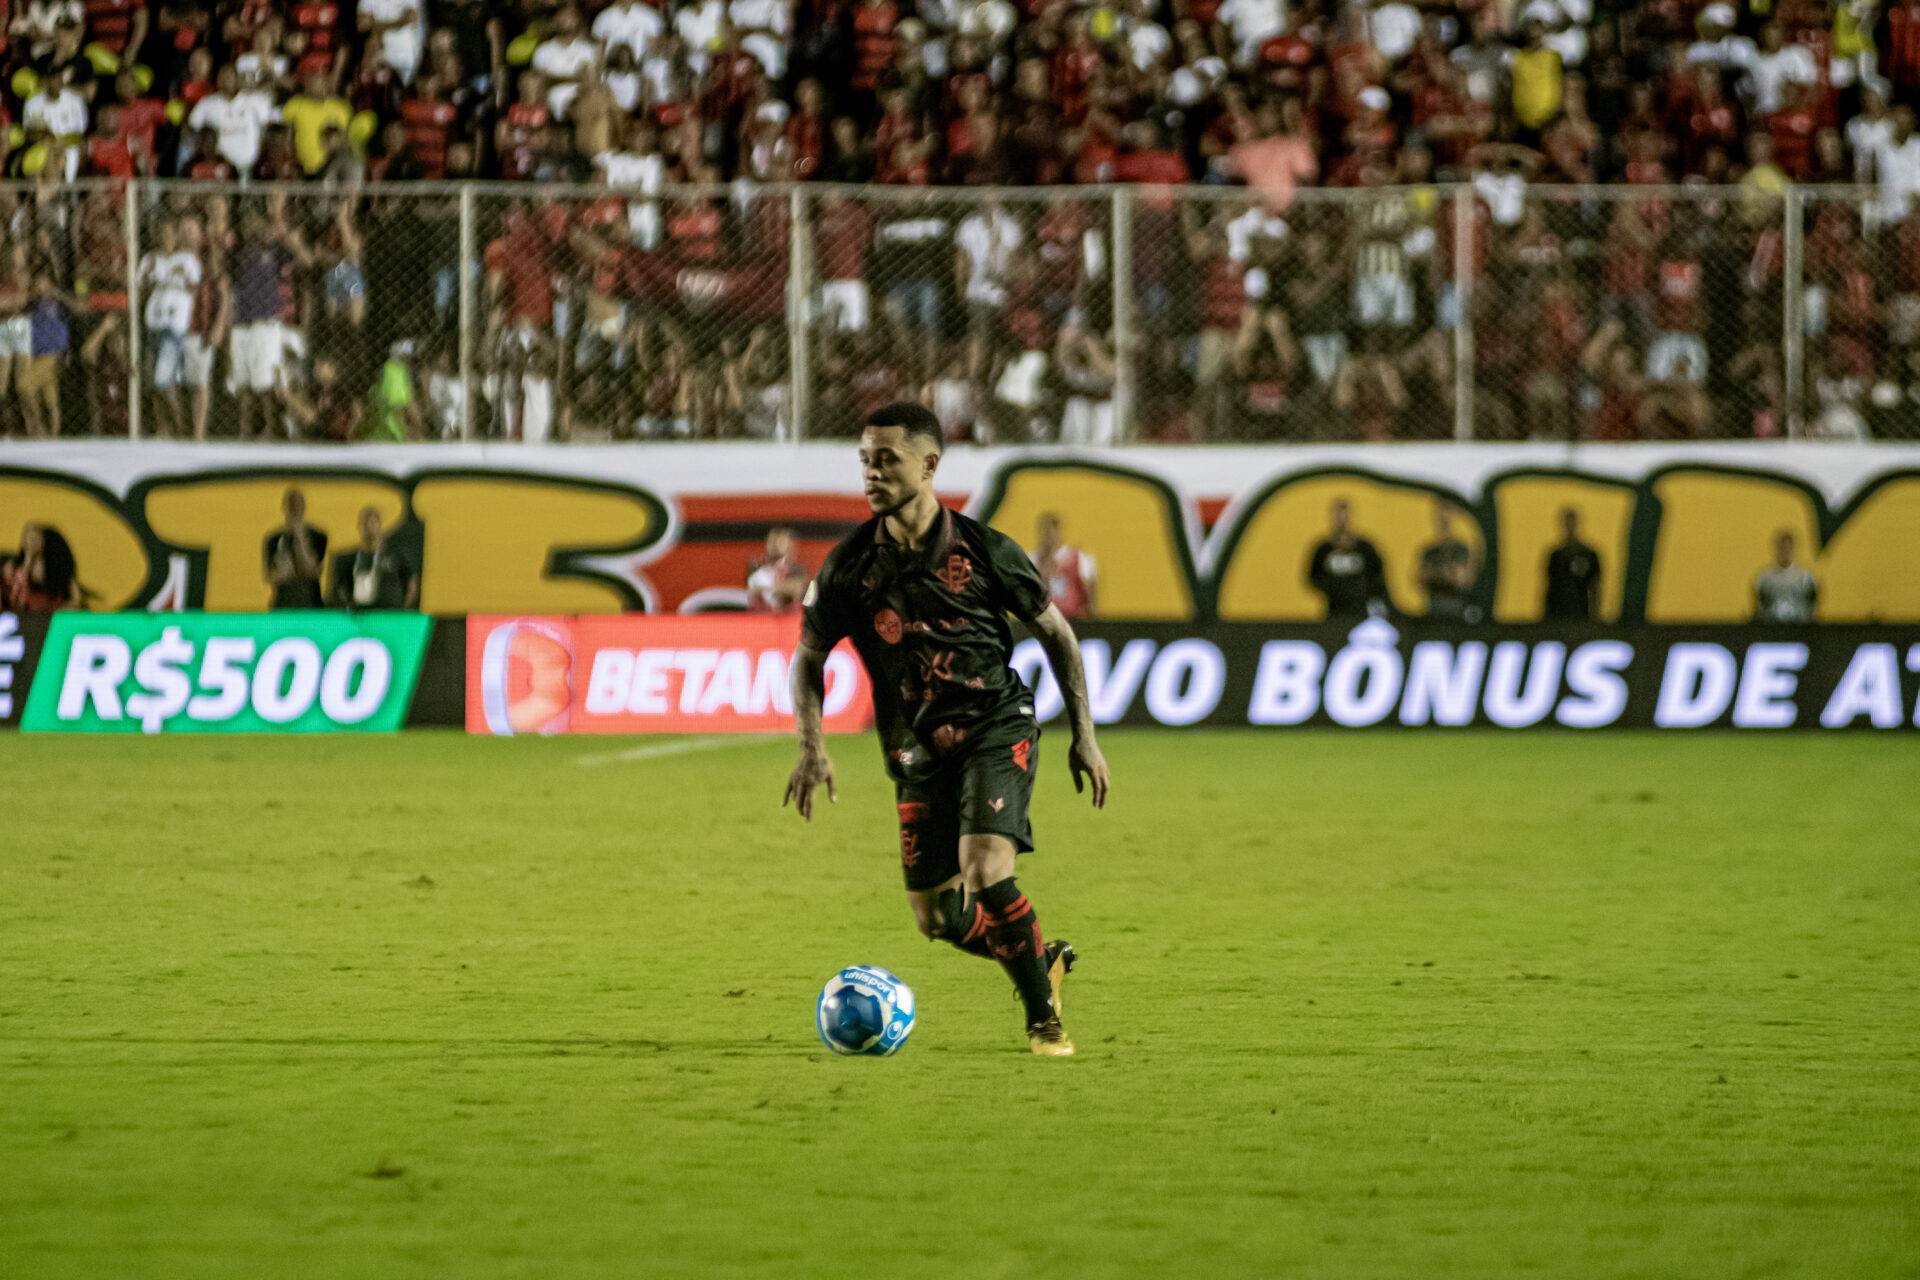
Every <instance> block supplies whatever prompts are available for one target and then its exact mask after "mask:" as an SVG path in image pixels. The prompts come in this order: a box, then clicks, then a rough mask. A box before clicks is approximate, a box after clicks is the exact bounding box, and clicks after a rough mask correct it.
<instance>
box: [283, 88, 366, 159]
mask: <svg viewBox="0 0 1920 1280" xmlns="http://www.w3.org/2000/svg"><path fill="white" fill-rule="evenodd" d="M281 116H282V118H283V119H285V120H286V122H287V127H288V128H290V129H292V130H293V153H294V157H295V158H296V159H298V160H299V161H300V168H301V169H302V170H303V171H304V172H305V173H306V174H307V175H308V176H309V177H311V176H313V175H315V174H318V173H319V172H320V171H321V170H323V169H324V168H326V167H327V164H328V162H329V161H330V160H331V159H332V158H333V155H334V152H335V150H336V147H337V143H336V144H335V146H329V145H328V140H327V131H328V130H329V129H337V130H339V131H340V134H339V137H340V138H341V139H344V138H345V136H346V128H347V125H348V123H349V122H350V121H351V120H352V119H353V109H352V108H351V107H349V106H348V105H347V100H346V99H345V98H343V97H341V96H340V95H339V94H337V93H334V92H333V91H332V88H331V85H330V83H329V81H328V79H327V77H326V76H325V75H322V74H318V73H315V74H312V75H309V76H307V78H306V82H305V88H304V89H303V90H302V91H301V92H300V93H297V94H295V95H294V96H293V97H291V98H289V99H287V105H286V106H285V107H283V108H281Z"/></svg>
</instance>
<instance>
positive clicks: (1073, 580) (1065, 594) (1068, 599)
mask: <svg viewBox="0 0 1920 1280" xmlns="http://www.w3.org/2000/svg"><path fill="white" fill-rule="evenodd" d="M1039 535H1040V536H1039V542H1038V543H1037V544H1036V545H1035V546H1034V548H1033V550H1032V551H1029V552H1028V553H1027V556H1028V558H1029V559H1031V560H1032V561H1033V566H1034V568H1036V569H1038V570H1039V571H1040V576H1041V578H1043V579H1045V581H1046V584H1047V596H1048V598H1049V599H1051V600H1052V601H1053V603H1054V604H1056V605H1058V606H1059V607H1060V612H1061V613H1063V614H1065V615H1066V616H1067V617H1069V618H1075V619H1079V618H1091V617H1093V616H1094V613H1095V610H1096V609H1097V607H1098V606H1097V592H1098V580H1097V578H1096V576H1095V572H1094V563H1093V556H1092V555H1090V554H1088V553H1087V552H1085V551H1082V550H1080V548H1078V547H1075V546H1071V545H1069V544H1068V543H1067V542H1066V541H1065V540H1064V539H1063V538H1062V537H1061V534H1060V517H1059V516H1058V515H1057V514H1056V513H1054V512H1052V511H1047V512H1043V513H1042V514H1041V516H1040V524H1039Z"/></svg>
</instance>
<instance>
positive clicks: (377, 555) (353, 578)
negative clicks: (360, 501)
mask: <svg viewBox="0 0 1920 1280" xmlns="http://www.w3.org/2000/svg"><path fill="white" fill-rule="evenodd" d="M328 585H329V587H330V588H331V590H330V594H329V603H331V604H332V605H334V606H335V607H336V608H340V609H354V610H360V609H417V608H419V607H420V571H419V570H418V569H417V568H415V567H414V566H413V565H412V564H410V563H409V562H408V560H407V558H406V556H405V555H404V554H403V553H402V552H401V551H400V549H399V548H397V547H395V546H394V545H393V539H392V538H391V537H390V536H389V535H387V534H386V533H385V532H384V531H383V530H382V529H381V527H380V511H379V509H378V508H376V507H366V508H363V509H362V510H361V512H360V545H359V546H357V547H355V548H354V549H353V550H351V551H342V552H341V553H340V554H339V555H336V556H335V557H334V558H333V568H332V571H331V573H330V575H329V578H328Z"/></svg>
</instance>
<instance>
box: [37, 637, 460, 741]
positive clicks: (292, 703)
mask: <svg viewBox="0 0 1920 1280" xmlns="http://www.w3.org/2000/svg"><path fill="white" fill-rule="evenodd" d="M432 626H433V622H432V619H430V618H426V617H422V616H420V615H419V614H409V613H343V612H326V613H322V612H313V613H307V612H286V613H264V614H210V613H178V614H167V613H161V614H154V613H59V614H55V615H54V616H53V619H52V621H51V623H50V624H49V627H48V631H47V638H46V644H45V647H44V649H43V650H42V652H41V658H40V666H39V670H38V671H37V672H36V674H35V676H34V681H33V687H32V690H31V692H30V693H29V695H28V697H27V703H26V711H25V714H24V715H23V716H22V718H21V725H20V727H21V728H22V729H23V730H26V731H28V732H42V733H53V732H58V733H162V732H166V733H334V732H342V731H357V732H363V733H377V732H391V731H392V730H395V729H398V728H399V727H400V725H401V723H402V721H403V720H404V719H405V718H406V713H407V706H408V703H409V702H410V701H411V700H412V698H413V689H414V683H415V681H416V680H417V679H418V678H419V674H420V663H421V657H422V654H423V653H424V651H425V649H426V641H427V635H428V632H429V631H430V630H431V628H432Z"/></svg>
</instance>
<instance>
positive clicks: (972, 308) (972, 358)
mask: <svg viewBox="0 0 1920 1280" xmlns="http://www.w3.org/2000/svg"><path fill="white" fill-rule="evenodd" d="M1024 240H1025V235H1024V233H1023V232H1022V231H1021V229H1020V224H1019V223H1018V222H1017V221H1015V220H1014V218H1013V215H1011V214H1009V213H1008V212H1007V210H1006V207H1005V206H1004V205H1002V204H1001V203H1000V201H998V200H988V201H987V202H986V203H985V204H983V205H981V206H979V207H978V208H976V209H975V210H974V211H973V212H972V213H969V214H968V215H967V216H966V217H965V218H963V219H961V221H960V225H959V227H958V228H956V229H955V231H954V248H955V254H954V287H955V291H956V292H957V293H959V294H960V296H961V297H962V298H964V299H965V300H966V304H967V371H968V375H969V376H970V377H973V378H976V379H977V378H980V377H983V376H984V374H985V372H986V367H987V353H988V349H989V347H990V346H993V345H996V343H997V340H998V338H999V336H1000V334H1001V331H1002V329H1003V327H1004V320H1003V313H1004V311H1005V309H1006V305H1007V273H1008V271H1009V269H1010V268H1011V267H1012V264H1013V255H1014V251H1015V250H1017V249H1019V247H1020V245H1021V244H1022V242H1023V241H1024Z"/></svg>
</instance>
